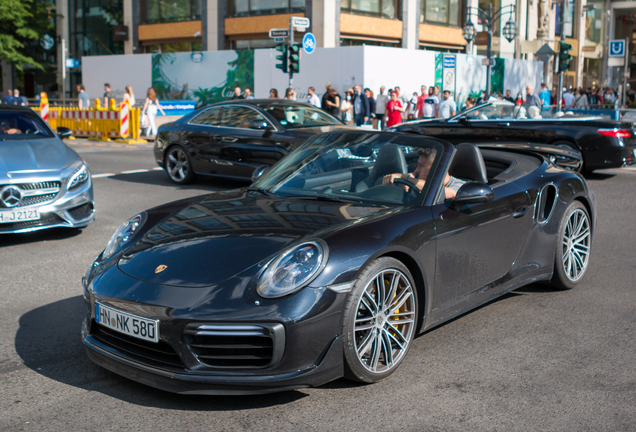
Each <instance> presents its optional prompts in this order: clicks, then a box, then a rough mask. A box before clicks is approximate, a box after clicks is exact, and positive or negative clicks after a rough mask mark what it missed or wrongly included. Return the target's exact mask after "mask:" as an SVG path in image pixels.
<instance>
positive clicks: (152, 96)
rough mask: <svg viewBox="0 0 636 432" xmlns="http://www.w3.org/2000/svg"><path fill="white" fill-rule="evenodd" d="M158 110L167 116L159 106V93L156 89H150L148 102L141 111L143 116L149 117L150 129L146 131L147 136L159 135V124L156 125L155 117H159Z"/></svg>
mask: <svg viewBox="0 0 636 432" xmlns="http://www.w3.org/2000/svg"><path fill="white" fill-rule="evenodd" d="M157 110H159V111H161V114H163V115H166V113H165V112H163V110H162V109H161V105H159V99H157V93H155V89H153V88H152V87H150V88H149V89H148V93H147V94H146V102H145V103H144V109H143V110H141V116H142V117H143V115H144V114H146V115H148V128H147V129H146V135H148V136H155V135H157V124H156V123H155V117H156V116H157Z"/></svg>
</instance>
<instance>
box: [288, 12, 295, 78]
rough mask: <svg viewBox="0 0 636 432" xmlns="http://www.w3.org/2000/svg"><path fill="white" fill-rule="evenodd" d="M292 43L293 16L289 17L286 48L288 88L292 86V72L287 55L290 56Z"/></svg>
mask: <svg viewBox="0 0 636 432" xmlns="http://www.w3.org/2000/svg"><path fill="white" fill-rule="evenodd" d="M293 43H294V17H289V45H288V48H290V49H288V50H287V56H288V57H287V65H288V67H289V88H292V82H293V81H294V73H293V72H292V70H291V64H290V61H289V57H290V56H291V46H292V44H293Z"/></svg>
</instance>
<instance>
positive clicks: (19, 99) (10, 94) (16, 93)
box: [2, 89, 29, 106]
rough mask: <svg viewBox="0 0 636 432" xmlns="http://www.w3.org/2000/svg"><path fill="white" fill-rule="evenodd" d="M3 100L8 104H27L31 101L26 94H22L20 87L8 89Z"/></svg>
mask: <svg viewBox="0 0 636 432" xmlns="http://www.w3.org/2000/svg"><path fill="white" fill-rule="evenodd" d="M2 102H4V103H5V104H7V105H22V106H27V105H28V103H29V102H28V101H27V98H26V97H25V96H20V90H18V89H15V90H11V89H9V90H7V95H6V96H5V98H4V99H3V101H2Z"/></svg>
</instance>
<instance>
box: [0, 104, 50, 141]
mask: <svg viewBox="0 0 636 432" xmlns="http://www.w3.org/2000/svg"><path fill="white" fill-rule="evenodd" d="M51 136H52V135H51V133H50V132H49V131H48V130H47V128H46V126H44V124H42V122H41V121H40V120H39V119H38V118H37V117H36V116H35V115H30V114H29V113H26V112H19V111H18V112H16V111H13V112H11V111H9V112H0V140H3V141H6V140H13V139H28V138H31V139H32V138H50V137H51Z"/></svg>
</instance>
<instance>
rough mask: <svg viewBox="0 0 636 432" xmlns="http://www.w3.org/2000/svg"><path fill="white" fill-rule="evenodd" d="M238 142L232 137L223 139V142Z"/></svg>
mask: <svg viewBox="0 0 636 432" xmlns="http://www.w3.org/2000/svg"><path fill="white" fill-rule="evenodd" d="M236 141H238V139H237V138H231V137H225V136H224V137H221V142H236Z"/></svg>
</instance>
